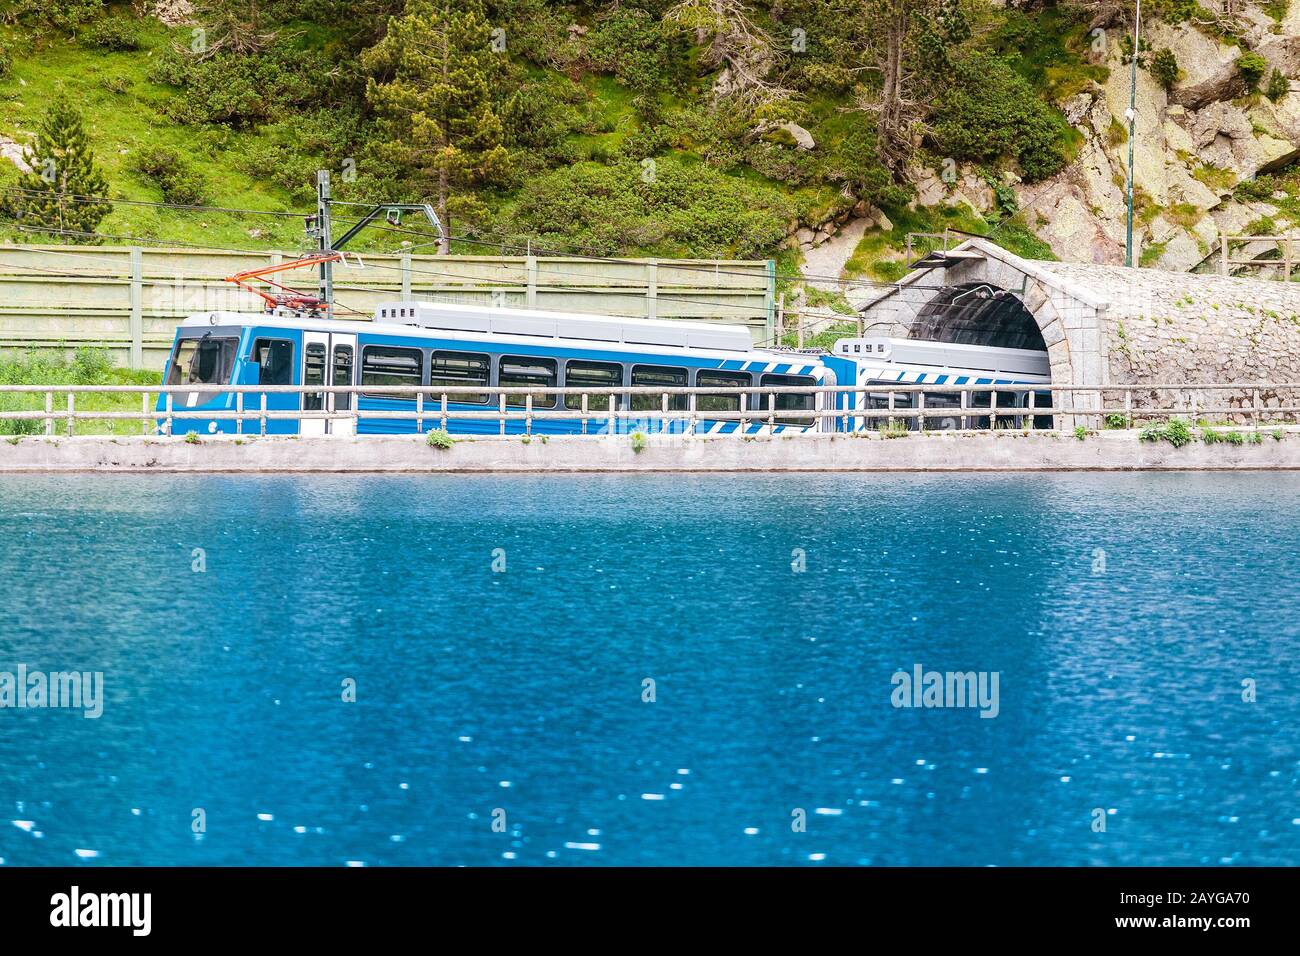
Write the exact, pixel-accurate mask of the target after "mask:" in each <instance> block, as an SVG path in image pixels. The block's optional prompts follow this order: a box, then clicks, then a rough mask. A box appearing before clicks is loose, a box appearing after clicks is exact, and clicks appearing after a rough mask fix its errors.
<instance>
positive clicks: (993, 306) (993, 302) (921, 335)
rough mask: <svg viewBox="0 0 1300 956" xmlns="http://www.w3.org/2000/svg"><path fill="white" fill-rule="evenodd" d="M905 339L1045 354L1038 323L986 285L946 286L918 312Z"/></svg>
mask: <svg viewBox="0 0 1300 956" xmlns="http://www.w3.org/2000/svg"><path fill="white" fill-rule="evenodd" d="M908 338H911V339H921V340H924V341H927V342H951V343H953V344H955V345H986V346H992V347H994V348H1003V349H1032V350H1034V351H1038V352H1046V351H1047V343H1046V342H1045V341H1043V333H1042V332H1040V331H1039V329H1038V322H1037V321H1036V320H1035V319H1034V316H1033V314H1032V313H1031V312H1030V311H1029V310H1028V309H1026V308H1025V305H1024V303H1023V302H1021V301H1020V297H1019V296H1017V295H1016V294H1015V293H1013V292H1008V291H1007V290H1006V289H999V288H997V287H995V286H991V285H989V284H988V283H987V282H967V283H963V284H962V285H951V286H945V287H944V288H943V289H942V290H941V291H940V292H939V293H938V294H937V295H935V297H934V298H932V299H931V300H930V301H929V302H927V303H926V304H925V305H924V306H922V308H921V310H920V312H918V313H917V316H916V319H915V321H914V322H913V323H912V329H911V332H910V333H909V335H908Z"/></svg>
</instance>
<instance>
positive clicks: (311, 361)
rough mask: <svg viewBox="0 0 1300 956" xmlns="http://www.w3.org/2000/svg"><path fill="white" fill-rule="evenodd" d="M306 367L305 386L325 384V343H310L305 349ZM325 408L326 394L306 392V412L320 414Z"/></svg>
mask: <svg viewBox="0 0 1300 956" xmlns="http://www.w3.org/2000/svg"><path fill="white" fill-rule="evenodd" d="M303 356H304V365H303V370H302V383H303V385H324V384H325V343H324V342H308V343H307V347H306V348H304V349H303ZM324 407H325V393H324V392H304V393H303V396H302V408H303V411H305V412H319V411H320V410H321V409H323V408H324Z"/></svg>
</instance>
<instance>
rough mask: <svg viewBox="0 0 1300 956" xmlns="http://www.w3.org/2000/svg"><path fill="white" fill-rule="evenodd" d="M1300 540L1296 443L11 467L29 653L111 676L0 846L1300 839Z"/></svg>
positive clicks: (546, 857) (180, 850)
mask: <svg viewBox="0 0 1300 956" xmlns="http://www.w3.org/2000/svg"><path fill="white" fill-rule="evenodd" d="M195 549H202V555H201V557H202V558H203V560H204V562H205V563H206V570H205V571H202V572H201V573H199V572H196V571H194V570H192V568H193V566H194V565H195V564H196V562H197V560H198V559H197V557H196V553H195ZM496 549H502V551H496ZM494 552H495V553H496V557H497V560H498V565H499V564H500V559H501V556H502V553H503V554H504V561H505V568H506V569H505V571H504V572H503V573H500V572H494V570H493V561H494ZM801 554H802V556H803V560H804V561H805V562H806V570H804V571H802V572H797V571H796V570H795V568H796V567H797V566H798V564H799V560H800V555H801ZM1298 559H1300V476H1295V475H1289V474H1269V475H1263V474H1261V475H1241V474H1237V475H1233V474H1214V475H1208V474H1207V475H1090V476H1084V475H1060V476H1043V475H1023V476H970V475H966V476H956V475H952V476H943V477H916V476H900V475H894V476H856V477H854V476H842V475H841V476H761V477H759V476H755V477H728V476H705V477H689V476H656V477H648V476H563V477H562V476H555V477H516V476H509V477H446V476H439V477H335V476H327V477H188V476H186V477H160V476H151V477H122V476H93V477H92V476H85V477H75V478H68V477H50V476H39V477H23V478H5V479H0V588H2V589H3V590H2V593H3V601H0V671H4V672H11V673H16V671H17V668H18V666H19V665H20V664H23V665H26V666H27V667H28V669H29V670H38V669H39V670H45V671H51V670H72V669H75V670H78V671H102V672H103V673H104V680H105V688H106V689H105V700H104V704H103V715H102V716H101V717H100V718H99V719H86V718H85V717H83V716H82V715H81V713H80V712H79V711H70V710H53V709H43V710H41V709H3V710H0V858H3V862H4V863H5V864H7V865H24V864H75V863H78V862H84V863H86V864H87V865H95V864H344V863H346V862H348V861H356V862H362V863H366V864H370V865H380V864H469V865H512V864H514V865H518V864H544V865H568V864H722V865H730V864H771V863H776V864H807V865H834V864H848V865H852V864H859V863H861V864H921V865H932V864H962V865H984V864H1000V865H1008V864H1202V863H1208V864H1219V863H1223V864H1236V865H1241V864H1265V863H1285V864H1295V863H1300V801H1298V800H1297V793H1298V783H1300V748H1298V747H1297V738H1298V734H1300V731H1298V728H1300V700H1298V698H1297V687H1300V662H1298V660H1297V658H1298V655H1297V652H1296V651H1297V647H1296V645H1297V631H1298V630H1300V590H1298V589H1297V587H1296V573H1295V569H1296V567H1297V560H1298ZM917 664H920V665H922V667H923V668H924V669H925V670H938V671H968V670H970V671H985V672H997V673H998V675H999V712H998V715H997V716H996V717H995V718H991V719H982V718H981V717H980V716H979V714H978V712H977V711H976V710H972V709H959V708H932V709H926V708H919V709H916V708H910V709H902V708H896V707H894V706H893V705H892V704H891V692H892V691H893V690H894V687H893V685H892V684H891V678H892V675H893V674H894V673H895V672H897V671H899V670H900V669H901V670H903V671H907V672H909V673H910V672H911V671H912V670H913V668H914V667H915V665H917ZM349 680H352V681H355V687H356V700H355V702H345V701H344V700H343V697H344V696H345V693H346V689H345V682H346V681H349ZM647 680H652V681H653V682H654V684H653V692H654V698H655V699H654V700H653V702H647V701H646V700H644V699H643V697H645V696H648V694H649V691H648V690H647V689H646V688H647V686H648V685H647V684H646V681H647ZM1243 681H1253V682H1254V685H1253V686H1254V687H1255V688H1256V694H1257V698H1256V699H1255V700H1254V701H1253V702H1248V701H1245V700H1243V693H1244V690H1243ZM196 809H201V810H202V814H201V816H202V818H203V820H204V821H205V823H206V832H204V833H202V834H196V833H194V832H193V830H194V828H195V824H194V822H193V821H194V820H195V811H196ZM1099 809H1100V810H1101V811H1105V812H1102V813H1098V812H1096V811H1098V810H1099ZM799 810H802V811H803V812H804V814H806V819H807V825H806V831H805V832H795V830H794V829H793V828H792V823H797V822H798V819H799V816H800V815H799V814H798V813H797V812H796V811H799ZM1098 817H1104V819H1105V827H1106V828H1105V832H1094V829H1093V826H1094V820H1095V819H1097V818H1098ZM498 821H499V822H501V823H503V825H504V832H497V830H499V829H500V827H499V826H498V827H496V828H494V822H498Z"/></svg>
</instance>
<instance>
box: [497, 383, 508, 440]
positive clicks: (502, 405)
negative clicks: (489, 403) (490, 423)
mask: <svg viewBox="0 0 1300 956" xmlns="http://www.w3.org/2000/svg"><path fill="white" fill-rule="evenodd" d="M499 398H500V401H499V402H498V405H497V409H498V411H499V412H500V413H501V414H500V417H498V418H497V421H498V422H499V423H500V425H501V434H502V435H504V434H505V433H506V393H505V392H502V393H501V395H500V396H499Z"/></svg>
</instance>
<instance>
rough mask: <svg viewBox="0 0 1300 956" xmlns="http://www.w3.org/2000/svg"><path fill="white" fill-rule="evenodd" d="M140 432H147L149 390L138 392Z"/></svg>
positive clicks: (145, 433) (144, 433)
mask: <svg viewBox="0 0 1300 956" xmlns="http://www.w3.org/2000/svg"><path fill="white" fill-rule="evenodd" d="M140 416H141V417H140V434H141V435H147V434H149V431H150V428H149V391H148V390H147V389H146V390H145V391H143V392H141V393H140Z"/></svg>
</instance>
